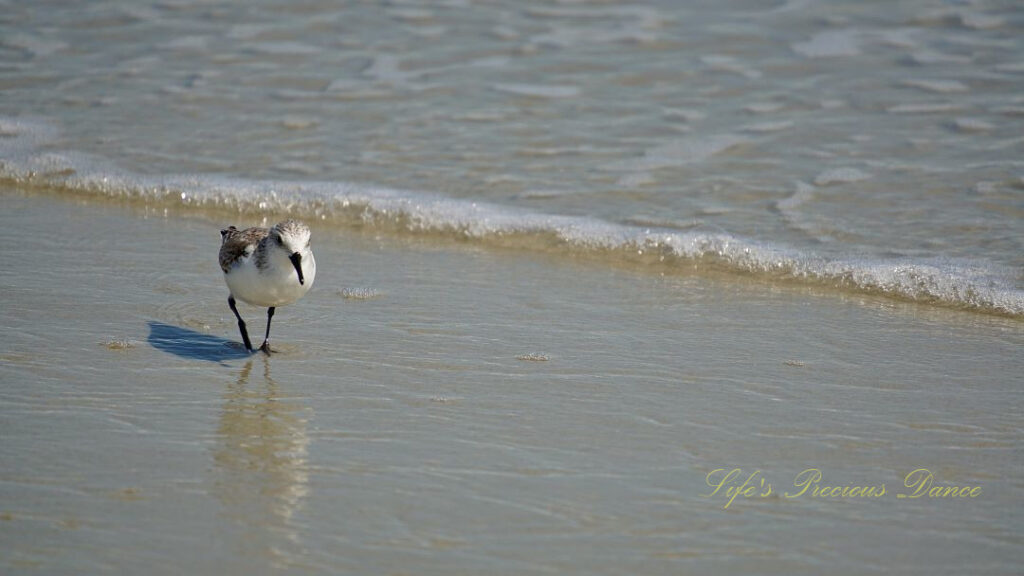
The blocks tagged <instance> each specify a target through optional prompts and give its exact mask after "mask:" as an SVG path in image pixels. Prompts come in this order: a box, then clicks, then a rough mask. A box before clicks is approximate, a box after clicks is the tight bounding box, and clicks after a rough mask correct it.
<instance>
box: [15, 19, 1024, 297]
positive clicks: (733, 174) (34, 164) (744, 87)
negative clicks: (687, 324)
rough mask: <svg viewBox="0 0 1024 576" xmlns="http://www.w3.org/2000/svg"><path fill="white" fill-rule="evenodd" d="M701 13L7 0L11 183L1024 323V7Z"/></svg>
mask: <svg viewBox="0 0 1024 576" xmlns="http://www.w3.org/2000/svg"><path fill="white" fill-rule="evenodd" d="M690 4H691V3H682V2H669V1H654V2H645V3H641V4H620V3H617V2H593V3H592V2H553V3H549V2H537V3H525V4H524V3H522V2H506V1H500V2H487V3H477V2H470V1H464V0H455V1H448V2H418V1H415V0H403V1H401V2H395V3H387V4H379V3H374V2H343V3H337V2H319V1H309V2H303V3H302V4H301V6H298V7H296V6H295V5H294V3H292V2H283V1H281V0H263V1H258V2H246V3H244V4H238V3H234V2H217V1H214V2H210V1H205V0H204V1H195V2H193V1H189V0H175V1H172V2H156V3H149V4H147V3H141V4H140V3H123V2H113V1H106V2H104V1H100V2H90V3H88V4H87V5H83V6H76V7H75V9H68V8H62V7H61V6H60V5H53V4H52V3H49V2H33V3H18V2H0V8H3V10H0V12H2V13H3V15H2V16H0V37H2V40H0V87H2V89H3V92H4V97H3V99H0V114H2V115H4V116H6V118H4V119H2V120H0V133H3V134H5V135H6V136H7V138H2V139H0V176H3V177H4V178H5V179H6V180H8V181H9V182H11V183H17V184H18V185H19V186H24V185H27V184H29V183H34V184H36V185H39V184H44V185H45V184H53V183H57V184H61V185H66V186H71V187H73V188H75V189H77V190H79V191H80V192H83V193H92V194H97V193H99V194H103V195H113V196H121V195H133V196H143V197H146V198H147V201H148V202H149V203H150V204H159V203H165V204H166V203H171V204H174V205H180V204H183V203H185V204H195V203H197V202H204V201H205V202H216V203H222V204H223V203H229V204H231V205H232V206H235V207H239V208H242V209H245V210H250V211H262V212H263V213H269V212H274V211H278V212H279V211H281V210H288V211H290V212H292V213H295V214H301V215H302V216H304V217H306V218H312V217H320V216H324V215H325V212H326V213H332V214H333V213H335V212H337V211H338V210H340V208H339V206H340V205H344V206H350V205H355V206H357V207H358V208H359V209H360V210H363V209H365V208H369V211H370V212H371V213H373V215H374V217H375V218H376V217H377V216H379V215H380V214H379V213H380V211H381V210H383V211H385V213H386V214H394V213H395V212H396V211H397V212H400V213H402V214H403V215H405V216H407V217H408V218H409V219H411V220H413V221H414V223H415V226H414V228H424V229H428V230H441V231H446V230H450V229H452V228H454V229H456V230H457V231H459V232H464V231H466V230H468V231H469V232H470V234H469V235H471V236H474V237H476V238H484V239H493V238H494V237H495V236H499V237H501V236H507V235H509V234H520V235H522V234H532V233H538V232H539V233H541V234H542V235H546V236H555V237H558V238H560V239H561V240H563V241H565V242H567V243H569V244H571V245H572V246H573V248H574V249H587V248H588V247H591V246H595V245H596V246H598V247H601V248H606V247H607V246H608V245H609V244H611V245H612V246H613V248H614V250H612V251H613V252H616V253H622V252H625V253H630V252H637V251H640V250H643V251H645V252H646V253H650V252H651V251H652V249H653V250H654V251H655V252H657V253H658V254H662V255H668V256H669V257H672V258H675V257H681V258H682V259H683V260H686V261H687V265H689V264H690V263H692V261H693V260H695V259H696V260H707V259H711V260H714V261H716V262H720V263H722V262H724V265H725V266H727V267H730V268H732V269H739V270H742V271H745V272H755V273H762V274H763V273H768V274H774V275H787V276H790V277H792V278H794V279H795V280H797V281H810V282H813V283H825V284H828V285H839V286H842V287H844V289H852V290H855V291H861V292H865V291H867V292H882V293H887V294H891V295H894V296H897V297H901V298H907V299H912V300H917V301H932V302H937V303H940V304H943V305H947V306H953V307H966V308H972V309H976V310H980V311H984V312H990V313H998V314H1009V315H1016V316H1021V315H1024V275H1022V272H1021V270H1022V269H1024V260H1022V259H1021V258H1022V257H1021V254H1024V243H1022V242H1024V240H1022V239H1024V224H1022V223H1024V204H1022V202H1021V197H1022V190H1024V180H1022V178H1024V162H1022V160H1021V158H1022V157H1024V156H1022V152H1024V139H1022V138H1021V134H1022V133H1024V97H1022V96H1021V94H1022V93H1024V67H1022V66H1021V63H1020V57H1021V54H1024V33H1022V32H1024V11H1022V10H1021V8H1020V6H1019V3H1017V2H999V1H975V2H965V3H948V4H944V3H936V2H930V1H923V0H922V1H908V2H900V3H899V5H898V6H897V5H892V6H885V7H879V6H875V5H873V4H866V3H863V2H856V1H849V2H814V1H806V0H794V1H790V2H767V3H766V2H760V1H758V2H745V1H737V2H728V3H719V4H716V5H715V6H713V7H700V6H692V5H690ZM182 174H185V175H187V176H185V177H183V176H180V175H182ZM439 202H440V204H438V203H439ZM424 206H426V207H427V209H422V208H423V207H424ZM431 207H433V208H434V209H430V208H431ZM361 214H362V212H356V214H355V216H356V218H357V219H358V217H359V216H360V215H361ZM349 216H350V217H351V216H352V211H351V210H349ZM566 217H571V218H570V219H569V220H565V218H566ZM574 218H575V219H574ZM578 219H583V222H580V221H579V220H578ZM495 221H497V222H499V223H501V225H498V226H495V225H494V222H495ZM666 246H667V247H668V248H664V247H666ZM617 256H618V257H621V254H617ZM709 257H710V258H709Z"/></svg>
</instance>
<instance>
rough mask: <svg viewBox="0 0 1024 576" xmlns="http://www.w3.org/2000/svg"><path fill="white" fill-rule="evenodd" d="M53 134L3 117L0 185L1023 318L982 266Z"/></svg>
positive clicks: (998, 277)
mask: <svg viewBox="0 0 1024 576" xmlns="http://www.w3.org/2000/svg"><path fill="white" fill-rule="evenodd" d="M56 134H57V131H56V129H55V128H54V127H52V126H51V125H49V124H47V123H46V122H41V121H35V120H30V119H11V118H0V182H5V183H7V184H8V185H13V186H16V187H19V188H23V189H55V190H60V191H64V192H70V193H75V194H88V195H91V196H97V197H107V198H115V199H117V198H120V199H133V200H135V201H141V202H143V203H146V204H147V205H152V206H156V207H159V206H164V207H168V206H173V207H177V208H186V209H195V210H202V209H207V210H209V209H215V210H230V211H232V212H237V213H240V214H246V215H268V216H269V215H278V216H279V215H282V214H288V215H292V216H295V217H300V218H306V219H310V220H320V221H324V222H325V223H333V224H336V225H342V226H350V227H373V228H375V229H379V230H381V231H382V232H388V233H396V234H402V233H412V234H430V235H440V236H447V237H452V238H457V239H460V240H463V241H473V242H478V243H480V244H483V245H493V246H504V247H515V248H523V249H531V250H549V251H562V252H567V253H582V254H584V255H586V256H588V257H591V258H597V259H600V258H606V259H609V260H615V261H622V260H627V261H631V262H636V263H644V264H648V263H649V264H654V265H660V266H670V267H671V266H686V267H687V269H694V268H696V269H698V270H699V269H702V268H704V269H708V270H711V269H716V270H727V271H733V272H737V273H747V274H750V273H753V274H756V275H761V276H764V277H766V278H770V279H777V280H787V281H796V282H806V283H813V284H817V285H827V286H833V287H836V288H840V289H845V290H852V291H860V292H870V293H881V294H885V295H889V296H892V297H896V298H901V299H906V300H913V301H918V302H926V303H932V304H940V305H946V306H952V307H958V308H965V309H972V310H976V311H981V312H988V313H995V314H1001V315H1008V316H1020V317H1024V290H1021V289H1020V288H1019V287H1018V286H1016V285H1015V282H1016V279H1015V274H1014V272H1013V271H1012V270H1008V269H1006V268H1002V267H999V266H997V265H994V264H991V263H987V262H984V261H975V260H964V259H945V258H930V259H916V260H909V259H895V258H889V259H883V258H875V257H866V256H860V255H856V254H850V255H848V256H845V257H838V258H837V257H823V256H819V255H816V254H814V253H810V252H807V251H801V250H796V249H793V248H789V247H786V246H781V245H778V244H776V243H772V242H765V241H759V240H753V239H748V238H743V237H740V236H736V235H732V234H729V233H728V232H706V231H698V230H680V229H673V228H657V227H654V228H649V227H643V226H637V225H633V224H620V223H615V222H609V221H605V220H600V219H597V218H591V217H582V216H566V215H558V214H547V213H542V212H534V211H530V210H525V209H521V208H516V207H509V206H502V205H497V204H491V203H485V202H474V201H471V200H465V199H453V198H448V197H444V196H441V195H439V194H433V193H426V192H414V191H402V190H394V189H389V188H383V187H376V186H371V185H362V184H355V183H348V182H301V181H271V180H245V179H240V178H228V177H221V176H213V175H159V176H152V175H140V174H132V173H130V172H126V171H123V170H119V169H118V168H117V166H116V165H115V164H113V163H112V162H110V161H107V160H105V159H101V158H95V157H92V156H89V155H86V154H81V153H76V152H73V151H68V152H63V151H53V150H50V149H49V148H47V147H44V144H48V143H51V142H52V141H54V139H55V136H56ZM829 180H830V181H831V180H833V178H829ZM838 180H840V181H845V180H848V179H844V178H839V179H838ZM809 190H810V189H809V188H808V191H806V192H804V193H800V192H799V191H798V193H797V194H796V195H794V196H793V197H791V198H789V199H786V200H784V201H782V202H780V203H779V205H778V209H779V210H780V211H782V212H784V213H791V212H793V211H794V210H797V209H798V207H799V204H801V203H802V202H805V201H807V199H808V198H810V195H811V194H813V192H811V191H809Z"/></svg>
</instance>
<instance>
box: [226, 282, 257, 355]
mask: <svg viewBox="0 0 1024 576" xmlns="http://www.w3.org/2000/svg"><path fill="white" fill-rule="evenodd" d="M228 306H231V311H232V312H234V313H235V318H238V331H239V332H241V333H242V343H244V344H245V349H246V350H248V351H249V352H252V342H249V333H248V332H247V331H246V330H245V320H242V315H241V314H239V313H238V308H235V297H234V296H228Z"/></svg>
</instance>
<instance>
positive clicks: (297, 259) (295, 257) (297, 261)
mask: <svg viewBox="0 0 1024 576" xmlns="http://www.w3.org/2000/svg"><path fill="white" fill-rule="evenodd" d="M288 259H289V260H291V261H292V266H295V271H296V272H297V273H298V274H299V284H305V283H306V279H305V278H303V277H302V254H299V253H298V252H296V253H294V254H292V255H291V256H289V257H288Z"/></svg>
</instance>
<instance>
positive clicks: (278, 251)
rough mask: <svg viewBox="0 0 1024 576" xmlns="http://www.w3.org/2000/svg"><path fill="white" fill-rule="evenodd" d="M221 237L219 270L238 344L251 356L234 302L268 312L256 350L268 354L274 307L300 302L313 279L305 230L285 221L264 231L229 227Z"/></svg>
mask: <svg viewBox="0 0 1024 576" xmlns="http://www.w3.org/2000/svg"><path fill="white" fill-rule="evenodd" d="M220 235H221V245H220V268H221V270H223V271H224V280H225V281H226V282H227V283H228V289H230V290H231V295H230V296H228V306H231V311H232V312H234V313H235V317H236V318H238V329H239V331H241V332H242V342H244V343H245V349H246V350H249V351H252V349H253V348H252V343H251V342H250V341H249V333H248V332H246V330H245V321H244V320H242V316H241V314H239V313H238V308H236V307H235V297H238V299H239V300H241V301H242V302H246V303H248V304H252V305H253V306H266V307H267V333H266V336H264V338H263V345H262V346H260V350H262V351H263V352H264V353H266V354H270V352H271V350H270V320H271V319H272V318H273V317H274V308H276V307H278V306H284V305H286V304H291V303H292V302H295V301H296V300H298V299H299V298H302V296H303V295H304V294H305V293H306V292H307V291H309V287H310V286H312V285H313V279H314V278H316V260H315V259H314V258H313V250H312V249H311V248H310V247H309V235H310V232H309V227H308V226H306V225H305V224H303V223H302V222H298V221H296V220H285V221H284V222H281V223H280V224H277V225H276V226H274V227H273V228H269V229H268V228H247V229H245V230H239V229H238V228H235V227H234V226H229V227H228V228H227V229H226V230H221V231H220Z"/></svg>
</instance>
